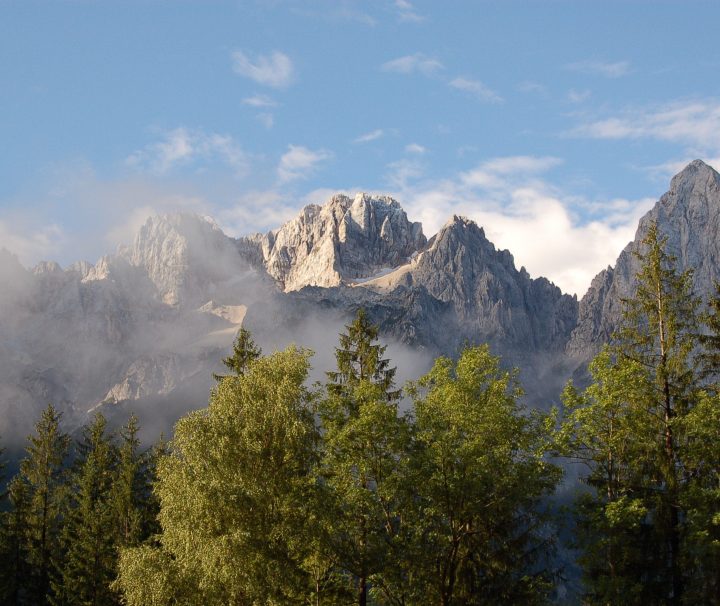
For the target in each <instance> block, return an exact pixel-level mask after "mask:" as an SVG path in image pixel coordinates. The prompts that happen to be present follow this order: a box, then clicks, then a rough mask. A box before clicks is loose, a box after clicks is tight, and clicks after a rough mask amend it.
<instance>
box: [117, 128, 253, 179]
mask: <svg viewBox="0 0 720 606" xmlns="http://www.w3.org/2000/svg"><path fill="white" fill-rule="evenodd" d="M126 163H127V164H128V166H131V167H132V168H135V169H137V170H140V171H146V172H150V173H154V174H156V175H163V174H166V173H168V172H170V171H171V170H173V169H175V168H177V167H179V166H189V165H191V164H196V163H204V164H213V163H220V164H223V165H225V166H229V167H231V168H232V169H234V170H235V172H236V173H237V174H244V173H245V172H246V170H247V165H248V158H247V155H246V154H245V152H244V151H243V150H242V149H241V148H240V146H239V145H238V144H237V143H236V142H235V140H234V139H233V138H232V137H230V136H229V135H221V134H217V133H204V132H202V131H200V130H188V129H186V128H182V127H180V128H176V129H173V130H171V131H167V132H166V133H164V134H163V136H162V138H161V139H160V140H159V141H157V142H155V143H150V144H149V145H146V146H145V147H144V148H142V149H140V150H138V151H135V152H133V153H132V154H130V156H128V157H127V158H126Z"/></svg>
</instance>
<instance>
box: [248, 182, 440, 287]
mask: <svg viewBox="0 0 720 606" xmlns="http://www.w3.org/2000/svg"><path fill="white" fill-rule="evenodd" d="M425 242H426V239H425V236H424V235H423V233H422V227H421V226H420V224H419V223H411V222H410V221H408V218H407V215H406V214H405V211H403V210H402V208H401V207H400V205H399V204H398V203H397V202H396V201H395V200H393V199H392V198H389V197H387V196H381V197H372V196H369V195H367V194H358V195H357V196H355V198H353V199H351V198H349V197H347V196H342V195H339V196H334V197H333V198H331V199H330V201H329V202H328V203H327V204H325V205H323V206H317V205H315V204H311V205H309V206H306V207H305V208H303V210H302V211H301V212H300V214H299V215H298V216H297V217H296V218H295V219H293V220H292V221H289V222H288V223H286V224H285V225H283V226H282V227H281V228H280V229H277V230H275V231H272V232H270V233H268V234H266V235H265V236H261V237H257V236H255V237H253V238H243V239H241V241H240V243H239V247H240V248H241V250H243V251H245V252H246V254H249V255H252V257H254V258H255V259H261V260H262V264H263V266H264V268H265V270H266V271H267V272H268V274H269V275H270V276H272V277H273V278H274V279H275V280H277V282H278V284H279V285H280V287H281V288H282V289H283V290H284V291H285V292H288V291H293V290H298V289H300V288H302V287H304V286H325V287H329V286H338V285H340V284H343V283H347V282H350V281H352V280H354V279H357V278H366V277H368V276H372V275H373V274H375V273H377V272H378V271H380V270H382V269H384V268H392V267H395V266H397V265H400V264H402V263H404V262H406V261H407V260H408V258H409V257H410V256H411V255H412V254H413V253H415V252H416V251H417V250H419V249H420V248H422V247H423V246H424V245H425Z"/></svg>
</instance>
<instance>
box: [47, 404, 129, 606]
mask: <svg viewBox="0 0 720 606" xmlns="http://www.w3.org/2000/svg"><path fill="white" fill-rule="evenodd" d="M106 431H107V422H106V421H105V418H104V417H103V415H102V414H100V413H98V414H96V415H95V418H94V419H93V421H92V423H91V424H90V425H88V426H85V427H84V428H83V436H82V439H81V441H80V443H79V445H78V458H77V460H76V462H75V470H74V472H73V474H72V477H71V481H70V487H71V490H72V494H73V497H72V506H71V509H70V512H69V514H68V516H67V520H66V522H65V527H64V533H63V542H64V544H65V556H64V558H63V562H62V563H61V566H60V569H61V571H62V577H61V578H60V579H58V581H57V582H56V583H55V584H54V585H55V591H54V594H55V596H56V597H55V599H54V600H53V602H54V603H55V604H63V605H65V604H67V605H75V604H77V605H88V606H102V605H109V604H115V603H118V596H117V595H116V594H115V593H114V592H113V591H111V590H110V587H109V586H110V583H111V582H112V581H113V579H114V578H115V560H116V543H117V540H116V536H117V535H116V516H115V515H114V514H115V512H114V511H113V507H112V503H111V499H110V497H111V489H112V485H113V479H114V475H115V465H116V452H115V448H114V446H113V444H112V443H111V441H110V438H109V437H108V435H106Z"/></svg>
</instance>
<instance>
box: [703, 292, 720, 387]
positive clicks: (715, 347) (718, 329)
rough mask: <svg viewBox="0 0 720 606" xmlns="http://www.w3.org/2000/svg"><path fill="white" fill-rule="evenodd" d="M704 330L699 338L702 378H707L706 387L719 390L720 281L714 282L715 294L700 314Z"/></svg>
mask: <svg viewBox="0 0 720 606" xmlns="http://www.w3.org/2000/svg"><path fill="white" fill-rule="evenodd" d="M702 323H703V325H704V328H705V330H704V331H703V332H702V333H700V335H699V340H700V345H701V346H702V352H701V353H700V356H699V361H700V364H701V367H702V378H703V379H706V380H709V384H708V387H709V389H710V390H712V391H713V392H715V393H718V392H720V282H716V283H715V294H714V296H712V297H711V298H710V301H709V304H708V309H707V311H706V312H705V314H703V316H702Z"/></svg>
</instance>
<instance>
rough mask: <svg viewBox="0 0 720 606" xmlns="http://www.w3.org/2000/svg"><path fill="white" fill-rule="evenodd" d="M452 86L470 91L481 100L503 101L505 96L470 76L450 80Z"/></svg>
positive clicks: (490, 101)
mask: <svg viewBox="0 0 720 606" xmlns="http://www.w3.org/2000/svg"><path fill="white" fill-rule="evenodd" d="M448 84H449V85H450V86H451V87H453V88H456V89H458V90H462V91H465V92H468V93H470V94H471V95H473V96H474V97H477V98H478V99H480V100H481V101H487V102H489V103H501V102H502V100H503V98H502V97H501V96H500V95H498V94H497V93H496V92H495V91H494V90H492V89H491V88H489V87H488V86H486V85H485V84H483V83H482V82H480V80H472V79H470V78H463V77H458V78H454V79H453V80H450V82H449V83H448Z"/></svg>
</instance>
